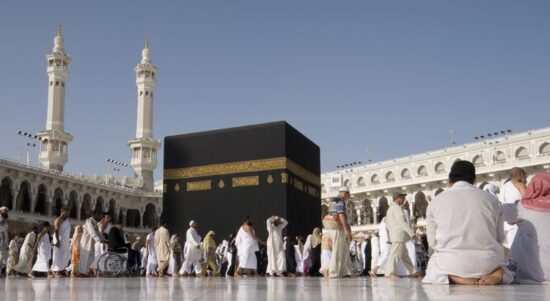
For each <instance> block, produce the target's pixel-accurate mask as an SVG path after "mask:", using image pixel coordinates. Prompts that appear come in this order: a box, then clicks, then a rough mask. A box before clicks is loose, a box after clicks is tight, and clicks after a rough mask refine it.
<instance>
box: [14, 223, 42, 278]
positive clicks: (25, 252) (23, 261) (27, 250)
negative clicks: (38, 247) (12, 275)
mask: <svg viewBox="0 0 550 301" xmlns="http://www.w3.org/2000/svg"><path fill="white" fill-rule="evenodd" d="M35 244H36V233H34V232H32V231H31V232H29V234H27V236H25V241H24V242H23V246H22V247H21V250H20V251H19V261H18V262H17V264H16V265H15V266H14V267H13V270H14V271H16V272H18V273H23V274H28V273H30V271H31V268H32V254H31V253H32V250H33V249H34V245H35Z"/></svg>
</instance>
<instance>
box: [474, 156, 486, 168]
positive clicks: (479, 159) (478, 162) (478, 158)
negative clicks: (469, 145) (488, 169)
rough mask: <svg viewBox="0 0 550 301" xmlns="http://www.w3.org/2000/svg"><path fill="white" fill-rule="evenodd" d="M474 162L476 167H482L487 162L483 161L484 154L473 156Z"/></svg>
mask: <svg viewBox="0 0 550 301" xmlns="http://www.w3.org/2000/svg"><path fill="white" fill-rule="evenodd" d="M472 163H473V164H474V166H475V167H480V166H483V165H484V163H485V162H483V156H481V155H475V156H474V157H473V158H472Z"/></svg>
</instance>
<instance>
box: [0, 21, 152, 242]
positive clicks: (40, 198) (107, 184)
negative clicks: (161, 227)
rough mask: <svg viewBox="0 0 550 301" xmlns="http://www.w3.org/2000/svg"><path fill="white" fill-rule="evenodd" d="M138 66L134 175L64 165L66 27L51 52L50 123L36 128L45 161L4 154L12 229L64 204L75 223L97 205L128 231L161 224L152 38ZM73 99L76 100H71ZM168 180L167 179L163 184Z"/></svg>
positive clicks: (0, 186)
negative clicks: (78, 171) (156, 175)
mask: <svg viewBox="0 0 550 301" xmlns="http://www.w3.org/2000/svg"><path fill="white" fill-rule="evenodd" d="M141 54H142V59H141V62H140V63H139V64H137V66H136V68H135V72H136V86H137V108H138V109H137V126H136V136H135V138H133V139H131V140H130V141H128V147H129V148H130V154H131V160H130V165H131V167H132V169H133V171H134V177H132V178H128V177H115V176H113V175H111V174H107V175H105V176H97V175H96V176H86V175H76V174H71V173H68V172H65V171H63V167H64V166H65V164H67V162H68V161H69V144H70V143H71V141H72V140H73V136H72V135H71V134H69V133H68V132H67V131H68V130H70V127H67V128H66V127H65V89H66V85H68V75H69V65H70V63H71V61H72V58H71V56H70V55H69V54H68V53H67V52H66V51H65V49H64V47H63V35H62V33H61V27H59V28H58V30H57V33H56V35H55V38H54V47H53V49H52V51H51V52H50V53H48V54H47V55H46V71H47V74H48V106H47V115H46V126H45V129H44V130H43V131H41V132H39V133H36V134H28V135H29V136H32V137H34V138H37V139H38V141H39V144H40V151H39V156H38V157H39V161H40V167H37V166H34V165H31V164H30V162H29V160H28V161H27V162H26V163H25V162H21V161H17V160H10V159H0V206H6V207H8V208H9V209H10V222H11V223H13V225H10V231H17V229H21V230H28V227H29V225H31V224H36V223H39V222H42V221H50V222H51V221H52V220H53V219H54V218H55V217H56V216H57V215H58V214H59V211H60V210H61V208H63V207H67V208H69V211H70V221H71V223H72V224H80V223H82V222H83V220H85V219H86V218H87V217H88V215H89V214H90V213H91V212H93V211H98V210H99V211H103V212H109V213H110V215H111V216H112V219H113V220H114V221H122V223H123V224H124V225H125V226H126V231H128V232H129V233H132V234H143V233H146V232H149V231H150V228H152V227H155V226H157V224H158V219H159V216H160V214H161V212H162V191H160V190H159V189H158V188H155V181H154V179H153V171H154V170H155V168H156V167H157V154H158V150H159V148H160V140H156V139H155V138H154V136H153V97H154V95H153V93H154V90H155V83H156V76H157V73H158V70H157V67H155V65H153V63H152V60H151V50H150V48H149V45H148V42H147V41H146V42H145V47H144V49H143V51H142V53H141ZM69 101H70V100H69ZM160 185H162V184H160Z"/></svg>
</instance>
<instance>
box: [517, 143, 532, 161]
mask: <svg viewBox="0 0 550 301" xmlns="http://www.w3.org/2000/svg"><path fill="white" fill-rule="evenodd" d="M527 158H529V151H528V150H527V148H525V147H523V146H520V147H518V149H517V150H516V159H520V160H521V159H527Z"/></svg>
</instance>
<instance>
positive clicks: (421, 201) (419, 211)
mask: <svg viewBox="0 0 550 301" xmlns="http://www.w3.org/2000/svg"><path fill="white" fill-rule="evenodd" d="M427 208H428V201H427V200H426V195H425V194H424V193H423V192H422V191H419V192H417V193H416V195H415V196H414V206H413V212H414V217H415V218H421V217H422V218H426V209H427Z"/></svg>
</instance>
